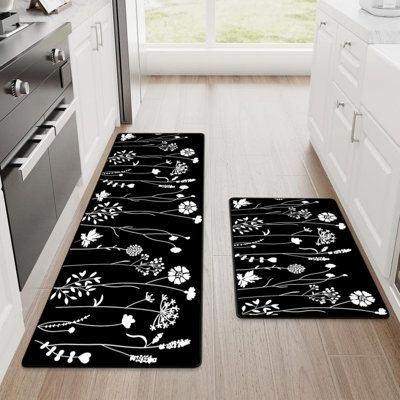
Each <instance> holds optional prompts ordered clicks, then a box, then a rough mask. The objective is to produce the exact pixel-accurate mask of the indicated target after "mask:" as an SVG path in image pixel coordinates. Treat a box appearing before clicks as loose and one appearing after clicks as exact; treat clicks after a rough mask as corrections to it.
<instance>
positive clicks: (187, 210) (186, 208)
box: [178, 200, 197, 215]
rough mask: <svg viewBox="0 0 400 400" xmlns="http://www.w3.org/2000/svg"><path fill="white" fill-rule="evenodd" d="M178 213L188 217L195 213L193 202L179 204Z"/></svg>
mask: <svg viewBox="0 0 400 400" xmlns="http://www.w3.org/2000/svg"><path fill="white" fill-rule="evenodd" d="M178 211H179V212H180V213H181V214H185V215H189V214H192V213H194V212H196V211H197V205H196V203H194V202H193V201H189V200H187V201H184V202H183V203H181V204H179V207H178Z"/></svg>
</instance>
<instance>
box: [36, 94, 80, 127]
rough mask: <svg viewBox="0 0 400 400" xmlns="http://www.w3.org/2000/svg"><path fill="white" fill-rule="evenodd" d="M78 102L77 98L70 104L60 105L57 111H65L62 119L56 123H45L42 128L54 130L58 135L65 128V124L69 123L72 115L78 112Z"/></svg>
mask: <svg viewBox="0 0 400 400" xmlns="http://www.w3.org/2000/svg"><path fill="white" fill-rule="evenodd" d="M76 102H77V100H76V98H75V99H74V100H72V101H71V103H69V104H60V105H58V106H57V107H56V108H55V110H59V111H63V113H62V114H61V117H60V118H58V119H57V120H56V121H45V122H44V123H43V125H42V126H44V127H52V128H54V130H55V134H56V135H58V134H59V133H60V132H61V131H62V129H63V128H64V126H65V124H66V123H67V122H68V121H69V119H70V118H71V116H72V114H73V113H74V112H75V111H76Z"/></svg>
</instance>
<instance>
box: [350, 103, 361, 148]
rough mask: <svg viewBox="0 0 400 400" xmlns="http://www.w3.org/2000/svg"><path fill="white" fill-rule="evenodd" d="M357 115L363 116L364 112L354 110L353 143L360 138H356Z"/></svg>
mask: <svg viewBox="0 0 400 400" xmlns="http://www.w3.org/2000/svg"><path fill="white" fill-rule="evenodd" d="M357 117H362V113H360V112H358V111H354V114H353V125H352V127H351V139H350V140H351V143H357V142H359V141H360V140H359V139H357V138H356V125H357Z"/></svg>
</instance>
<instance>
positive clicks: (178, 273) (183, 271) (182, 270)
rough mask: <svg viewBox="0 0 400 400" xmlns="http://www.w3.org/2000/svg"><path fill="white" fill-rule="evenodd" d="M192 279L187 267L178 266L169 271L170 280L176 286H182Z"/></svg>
mask: <svg viewBox="0 0 400 400" xmlns="http://www.w3.org/2000/svg"><path fill="white" fill-rule="evenodd" d="M189 279H190V272H189V270H188V269H187V268H186V267H182V266H180V265H178V266H177V267H174V268H171V269H170V270H169V271H168V280H169V281H170V282H172V283H173V284H174V285H180V284H182V283H184V282H186V281H188V280H189Z"/></svg>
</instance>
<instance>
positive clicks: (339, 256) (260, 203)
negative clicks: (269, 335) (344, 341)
mask: <svg viewBox="0 0 400 400" xmlns="http://www.w3.org/2000/svg"><path fill="white" fill-rule="evenodd" d="M230 210H231V224H232V242H233V264H234V269H235V271H234V272H235V288H236V301H237V302H236V305H237V314H238V317H240V318H387V317H388V311H387V309H386V306H385V304H384V302H383V300H382V297H381V296H380V294H379V291H378V289H377V287H376V285H375V284H374V282H373V280H372V277H371V275H370V273H369V271H368V268H367V266H366V265H365V262H364V260H363V258H362V256H361V254H360V252H359V250H358V248H357V246H356V244H355V242H354V239H353V237H352V235H351V233H350V232H349V229H348V227H347V225H346V223H345V220H344V218H343V216H342V214H341V212H340V210H339V208H338V206H337V204H336V202H335V201H334V200H332V199H263V198H247V199H246V198H234V199H231V200H230Z"/></svg>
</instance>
